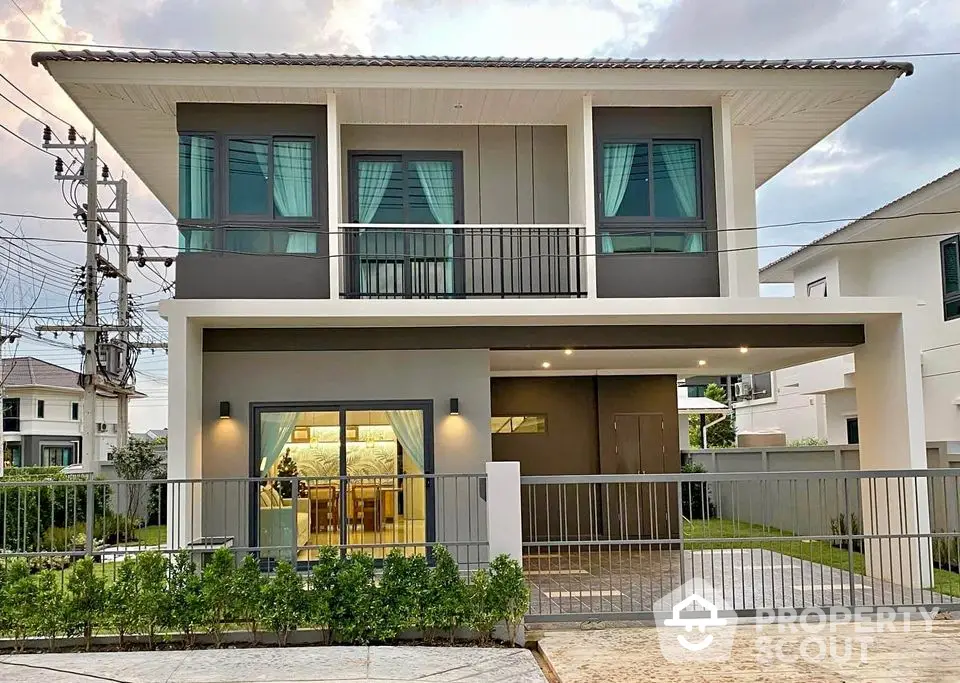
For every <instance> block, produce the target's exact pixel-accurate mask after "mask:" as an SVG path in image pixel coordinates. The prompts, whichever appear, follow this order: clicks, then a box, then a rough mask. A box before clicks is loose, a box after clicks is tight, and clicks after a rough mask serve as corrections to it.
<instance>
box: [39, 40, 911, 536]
mask: <svg viewBox="0 0 960 683" xmlns="http://www.w3.org/2000/svg"><path fill="white" fill-rule="evenodd" d="M34 62H35V63H36V64H40V65H42V66H43V67H44V68H46V69H47V70H48V71H49V73H50V74H51V75H52V76H53V77H54V78H55V79H56V80H57V82H58V83H59V84H60V85H61V86H62V87H63V89H64V90H65V91H66V92H67V94H68V95H69V96H70V97H72V98H73V100H74V101H75V102H76V103H77V104H78V106H79V107H80V108H81V110H82V111H84V113H85V114H86V115H87V116H88V117H89V118H90V119H91V121H92V122H93V123H94V125H95V126H96V127H97V129H98V130H99V131H100V132H101V133H102V135H103V136H104V137H106V138H107V139H108V140H109V141H110V143H111V144H112V145H113V146H114V148H115V149H116V150H117V151H118V152H119V154H120V155H121V156H122V157H123V158H124V159H125V160H126V162H127V163H128V164H129V165H130V166H131V168H132V169H133V170H134V171H135V172H136V173H137V174H138V175H139V176H140V177H141V178H142V179H143V180H144V182H145V183H146V185H147V186H148V187H149V188H150V189H151V190H152V191H153V192H154V193H155V194H156V196H157V197H158V198H159V200H160V201H161V202H162V203H163V204H164V205H165V206H166V207H167V208H168V209H169V210H170V212H171V213H172V214H173V215H175V216H177V220H178V225H179V229H180V235H181V240H180V254H179V256H178V257H177V273H176V278H177V289H176V296H175V298H174V299H172V300H169V301H166V302H164V303H163V304H162V306H161V312H162V314H163V315H164V317H165V318H166V319H167V321H168V324H169V351H170V352H169V368H170V371H169V406H170V413H169V439H168V449H169V451H168V453H169V455H168V463H169V472H170V476H171V477H172V478H185V479H191V480H203V481H208V480H209V481H213V480H216V479H222V478H230V477H254V478H257V479H259V480H260V481H261V482H262V486H260V487H259V488H256V489H254V490H252V491H249V492H247V491H246V490H239V489H238V491H237V494H236V495H232V496H227V497H222V496H219V494H216V493H215V492H214V491H213V488H212V487H206V488H204V489H203V491H202V496H201V491H200V490H199V489H198V490H197V491H196V492H195V494H194V495H193V496H192V497H191V498H190V500H184V501H181V503H180V508H179V509H180V513H181V514H182V515H183V516H184V518H185V519H187V518H188V519H189V520H192V521H191V524H193V526H192V527H190V528H187V529H186V530H185V531H183V532H182V533H183V534H187V536H185V538H188V539H189V535H190V534H193V535H194V536H196V535H198V534H200V533H203V532H204V530H205V529H209V528H210V527H207V526H206V524H207V520H210V519H211V518H212V517H215V516H220V517H224V518H226V517H229V516H230V515H227V514H225V513H223V512H222V511H223V509H224V506H226V507H228V508H231V509H233V508H234V507H236V509H241V508H243V509H246V508H245V507H243V506H249V508H250V510H251V513H250V515H249V516H248V517H244V515H240V517H243V521H242V522H238V523H237V526H236V528H234V529H231V530H230V532H231V534H234V535H236V536H237V537H238V538H244V539H246V538H249V539H250V540H251V542H256V541H257V540H258V539H259V540H260V541H261V542H262V541H263V540H264V538H265V537H266V536H269V537H270V538H273V534H274V533H278V534H281V536H282V539H283V542H284V543H289V542H290V538H289V534H290V533H291V531H290V529H289V528H286V529H285V530H283V529H281V530H280V531H276V532H275V531H271V530H270V529H277V528H278V527H273V526H271V524H272V522H271V521H270V520H271V518H272V517H273V516H274V513H275V511H279V512H278V514H279V515H281V516H282V517H283V519H287V520H295V521H294V522H293V526H294V529H295V532H293V533H296V534H298V536H297V542H300V539H299V534H303V543H304V544H307V543H313V544H315V543H317V542H321V543H322V542H323V541H322V539H323V538H325V536H323V534H326V533H331V532H333V533H337V534H339V539H340V542H341V543H351V542H353V541H352V539H354V538H358V539H359V542H361V543H362V542H363V540H364V538H365V536H363V535H362V534H365V533H366V532H367V521H368V520H367V517H366V516H365V510H366V509H367V507H366V503H365V501H367V500H368V499H369V497H370V496H373V497H374V499H375V500H376V501H378V503H377V504H376V505H377V506H378V507H379V509H380V510H386V511H387V513H386V516H387V517H390V518H391V519H390V520H388V523H389V524H390V525H392V526H391V528H392V529H394V533H397V532H396V529H397V528H400V529H403V530H404V531H403V533H405V534H407V536H406V537H405V538H406V540H409V539H410V538H412V537H415V538H417V539H420V540H424V539H426V540H428V541H429V540H432V536H431V535H432V534H434V533H440V532H438V531H436V530H437V529H438V522H441V521H443V519H442V518H443V517H444V515H446V514H448V512H449V511H444V510H439V509H437V507H436V506H434V505H432V504H431V500H432V499H431V498H430V496H431V492H430V490H429V488H428V487H427V490H425V488H424V487H423V481H422V480H421V481H420V482H419V483H418V482H417V480H416V476H418V475H423V474H428V475H429V474H433V473H437V474H442V473H482V472H483V471H484V468H485V465H486V463H488V462H491V461H500V460H502V461H518V462H519V463H520V467H521V472H522V473H523V474H530V475H553V474H574V475H578V474H579V475H589V474H634V473H639V472H646V473H657V472H677V471H679V467H680V452H679V450H680V449H679V445H680V434H679V430H680V424H679V422H680V418H679V415H678V394H677V381H678V377H688V376H703V375H705V374H710V375H721V376H726V375H739V374H742V373H751V372H757V373H759V372H763V371H769V370H773V369H775V368H778V367H784V366H786V365H793V364H797V363H801V362H808V361H814V360H820V359H825V358H834V357H839V356H843V355H845V354H847V353H850V352H851V351H852V352H853V353H855V354H856V355H857V357H858V362H861V363H862V364H865V365H866V366H868V367H874V368H877V369H878V372H877V373H876V375H875V377H877V379H876V380H875V381H874V383H873V384H871V383H870V382H869V381H868V382H865V383H863V385H862V386H860V387H858V399H860V403H861V413H862V415H863V418H862V419H863V420H864V421H865V422H866V421H869V422H870V424H872V425H874V427H875V429H876V432H875V433H874V434H875V436H873V437H872V438H873V441H872V442H871V443H867V441H865V442H864V458H863V461H864V466H865V467H871V466H872V467H893V466H902V467H914V466H921V464H922V463H923V462H925V453H924V449H923V440H922V435H921V429H922V424H921V422H922V396H921V394H920V391H919V385H920V376H919V363H914V360H915V358H916V355H915V350H914V343H915V340H914V338H913V336H912V335H911V333H910V325H909V319H910V318H911V316H913V315H914V313H915V311H916V302H915V301H913V300H911V299H909V298H903V297H899V296H893V297H864V296H856V297H837V298H828V299H812V298H811V299H806V298H804V299H795V300H772V299H761V298H760V297H759V294H758V292H759V280H758V274H757V273H758V268H757V254H756V231H755V226H756V204H755V191H756V188H757V187H758V186H760V185H762V184H763V183H764V182H766V181H767V180H768V179H769V178H771V177H772V176H773V175H775V174H776V173H777V172H778V171H780V170H781V169H782V168H784V167H785V166H786V165H787V164H789V163H790V162H792V161H793V160H794V159H796V158H797V157H798V156H800V155H801V154H802V153H803V152H804V151H805V150H807V149H809V148H810V147H811V146H812V145H813V144H815V143H816V142H817V141H819V140H820V139H821V138H823V137H824V136H825V135H827V134H828V133H829V132H830V131H832V130H834V129H835V128H836V127H837V126H839V125H840V124H842V123H843V122H844V121H846V120H848V119H849V118H850V117H852V116H854V115H855V114H856V113H857V112H858V111H860V110H861V109H862V108H863V107H865V106H867V105H868V104H869V103H870V102H872V101H873V100H875V99H876V98H878V97H880V96H881V95H882V94H883V93H884V92H886V91H887V90H888V89H889V88H890V87H891V86H893V84H894V82H895V81H896V79H897V78H898V77H900V76H902V75H905V74H907V75H908V74H909V73H911V71H912V67H910V66H909V65H906V64H894V63H887V62H883V63H862V62H858V63H849V64H846V63H839V62H831V63H819V62H746V61H740V62H683V61H681V62H666V61H645V60H512V59H465V58H464V59H461V58H389V59H388V58H383V59H379V58H362V57H331V56H308V55H307V56H305V55H300V56H291V55H256V54H249V55H239V54H232V53H231V54H219V53H197V52H177V53H139V54H134V53H113V52H103V53H98V52H86V51H85V52H50V53H39V54H37V55H35V56H34ZM880 368H883V374H884V379H883V386H884V387H885V391H884V393H883V395H882V400H879V399H878V397H880V395H881V392H879V391H878V388H879V386H880V384H879V383H880V379H879V374H880V373H879V369H880ZM891 378H892V379H891ZM291 473H296V474H297V475H298V476H300V477H302V478H305V479H307V480H308V481H307V482H306V486H305V487H304V489H303V490H302V491H298V492H297V493H296V494H294V493H293V492H292V491H290V490H285V489H284V488H283V487H282V486H281V487H276V486H273V485H272V484H271V483H270V479H271V478H274V477H278V476H284V475H289V474H291ZM354 476H371V477H376V478H379V479H380V480H381V481H383V480H387V481H388V482H389V481H391V480H392V481H395V482H396V483H394V484H392V485H391V484H389V483H388V484H387V485H379V487H374V488H375V489H376V490H374V491H367V490H366V488H367V487H364V486H361V485H359V484H351V485H350V489H349V490H348V491H345V490H344V489H343V488H339V489H338V488H337V487H338V485H339V484H338V483H337V482H334V483H330V482H329V481H327V480H325V481H320V479H317V481H316V482H314V483H311V482H310V481H309V480H310V479H311V478H330V477H340V478H341V479H343V480H346V478H347V477H354ZM403 477H406V478H403ZM401 481H402V482H403V483H402V484H401V483H400V482H401ZM418 486H419V487H420V488H418ZM201 488H203V487H201ZM477 495H479V493H478V494H477ZM201 497H202V500H201ZM302 498H306V499H308V500H309V501H310V504H308V505H306V506H305V507H304V508H303V510H300V509H298V508H296V504H297V502H298V501H299V500H300V499H302ZM337 502H338V503H339V505H340V506H341V507H340V509H339V511H337V512H336V513H335V514H333V513H331V509H335V508H336V504H337ZM231 506H232V507H231ZM237 506H239V507H237ZM344 506H346V507H347V508H348V509H347V510H346V511H344V510H343V507H344ZM234 517H236V515H234ZM301 517H302V519H301ZM201 518H202V520H203V521H202V522H201ZM344 519H346V520H347V521H348V522H349V523H350V530H349V533H348V530H347V529H344V528H338V526H337V525H338V524H339V523H340V522H341V521H342V520H344ZM401 522H402V523H401ZM372 524H373V525H374V527H375V528H379V527H378V526H377V525H378V522H377V521H376V520H373V521H372ZM187 526H189V525H187ZM268 527H269V528H268ZM331 527H332V529H331ZM281 532H282V533H281ZM354 532H356V533H358V534H361V535H359V536H356V537H355V536H354ZM361 532H362V533H361ZM206 533H211V532H210V531H209V530H207V531H206ZM220 533H222V531H221V532H220ZM258 534H259V536H258ZM283 534H286V535H283ZM411 535H412V536H411Z"/></svg>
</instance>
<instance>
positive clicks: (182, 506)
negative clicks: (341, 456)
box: [0, 474, 489, 576]
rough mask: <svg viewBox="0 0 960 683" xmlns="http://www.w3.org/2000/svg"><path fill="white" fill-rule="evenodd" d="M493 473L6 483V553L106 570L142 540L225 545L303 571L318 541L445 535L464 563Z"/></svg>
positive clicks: (429, 546)
mask: <svg viewBox="0 0 960 683" xmlns="http://www.w3.org/2000/svg"><path fill="white" fill-rule="evenodd" d="M485 484H486V477H485V475H483V474H430V475H392V476H379V475H378V476H345V477H310V478H305V477H280V478H249V477H242V478H225V479H203V480H199V479H194V480H172V479H165V480H150V481H137V482H132V481H103V480H87V481H78V480H76V479H70V480H67V479H62V480H60V479H58V480H51V479H46V480H39V481H0V559H2V560H3V561H11V560H13V559H15V558H24V559H26V560H27V561H28V562H29V563H30V564H31V566H32V567H33V568H34V569H36V570H40V569H52V570H56V571H59V572H61V573H62V575H63V576H66V574H67V572H69V568H70V566H71V565H72V563H73V562H74V561H76V560H77V559H79V558H81V557H92V558H93V559H94V560H95V561H96V562H98V563H101V564H102V565H103V568H102V569H103V572H104V573H105V574H107V575H110V574H112V573H113V572H115V570H116V567H117V564H118V563H119V562H121V561H123V559H125V558H127V557H132V556H135V555H137V554H138V553H142V552H144V551H147V550H156V551H160V552H162V553H166V554H172V553H175V552H178V551H180V550H187V551H189V552H190V553H191V554H192V555H193V556H194V559H195V561H197V562H198V564H202V563H203V561H204V560H205V558H206V557H207V556H208V555H209V554H210V553H212V552H213V551H215V550H216V549H217V548H220V547H227V548H230V549H232V550H233V552H234V553H235V554H236V555H237V556H238V558H239V557H240V556H242V555H246V554H254V555H256V556H257V557H259V558H260V560H261V563H262V564H263V566H264V568H265V569H270V568H271V567H272V566H273V565H275V564H276V563H277V562H279V561H281V560H284V561H287V562H290V563H293V564H295V565H296V566H297V567H299V568H300V569H308V568H309V567H310V566H311V564H312V563H313V562H315V561H316V560H317V558H318V554H319V551H320V549H321V548H323V547H333V548H336V549H337V550H338V551H339V552H341V553H356V552H364V553H367V554H370V555H372V556H373V557H374V559H376V560H382V559H383V558H384V557H386V555H387V554H389V553H390V552H392V551H394V550H400V551H401V552H403V553H405V554H407V555H412V554H418V553H419V554H423V555H426V556H427V557H428V558H429V557H431V555H432V551H433V549H434V548H435V547H436V546H437V545H438V544H439V545H443V546H444V547H446V548H447V549H448V550H449V551H450V553H451V554H452V555H453V557H454V558H455V559H456V560H457V561H458V563H459V565H460V568H461V570H462V571H463V572H465V573H469V572H472V571H473V570H475V569H477V568H479V567H481V566H484V565H485V564H486V563H487V562H488V560H489V558H488V542H487V514H486V500H485V495H486V491H485Z"/></svg>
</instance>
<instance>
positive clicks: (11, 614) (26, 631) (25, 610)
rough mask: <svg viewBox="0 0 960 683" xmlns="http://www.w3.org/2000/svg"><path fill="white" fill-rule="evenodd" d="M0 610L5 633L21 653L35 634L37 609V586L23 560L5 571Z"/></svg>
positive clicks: (14, 563)
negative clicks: (0, 609) (0, 608)
mask: <svg viewBox="0 0 960 683" xmlns="http://www.w3.org/2000/svg"><path fill="white" fill-rule="evenodd" d="M2 609H3V612H4V615H5V618H4V620H3V621H4V622H5V623H6V626H7V629H6V631H7V632H8V633H9V634H10V635H11V636H13V640H14V643H15V644H16V649H17V650H18V651H20V652H22V651H23V646H24V644H25V643H26V640H27V638H29V637H30V636H32V635H34V634H35V633H36V630H35V625H36V614H35V612H36V609H37V585H36V583H34V580H33V579H32V578H31V576H30V567H29V565H27V563H26V562H24V561H23V560H14V561H13V562H12V563H11V564H10V567H9V568H8V569H7V575H6V580H5V581H4V585H3V605H2Z"/></svg>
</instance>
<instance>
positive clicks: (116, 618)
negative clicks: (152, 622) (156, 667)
mask: <svg viewBox="0 0 960 683" xmlns="http://www.w3.org/2000/svg"><path fill="white" fill-rule="evenodd" d="M137 563H138V560H137V559H136V558H135V557H127V558H126V559H124V560H123V562H120V563H119V564H118V565H117V566H116V574H115V576H114V579H113V583H111V584H110V585H108V586H107V598H106V600H107V604H106V613H105V615H104V617H105V621H106V623H107V625H108V626H109V627H110V628H111V629H113V630H114V631H116V632H117V636H118V637H119V640H120V649H121V650H122V649H123V646H124V639H125V638H126V636H127V635H129V634H133V633H140V631H141V630H142V628H143V626H144V623H145V622H144V618H143V614H141V612H140V607H141V605H140V572H138V571H137Z"/></svg>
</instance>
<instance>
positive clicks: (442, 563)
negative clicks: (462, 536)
mask: <svg viewBox="0 0 960 683" xmlns="http://www.w3.org/2000/svg"><path fill="white" fill-rule="evenodd" d="M433 557H434V566H433V568H432V569H431V570H430V573H429V575H428V577H427V594H426V597H425V604H424V607H423V611H424V614H423V621H424V625H425V626H426V627H427V632H428V633H436V632H437V631H440V632H446V633H447V634H448V635H449V637H450V642H453V638H454V635H455V632H456V630H457V629H458V628H460V627H461V626H463V624H464V623H465V622H466V619H467V617H468V616H469V615H468V614H467V605H468V602H467V599H466V595H465V589H466V586H465V584H464V582H463V580H462V579H461V578H460V568H459V567H458V566H457V562H456V560H454V559H453V556H452V555H451V554H450V551H449V550H447V549H446V548H445V547H444V546H442V545H437V546H434V548H433Z"/></svg>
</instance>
